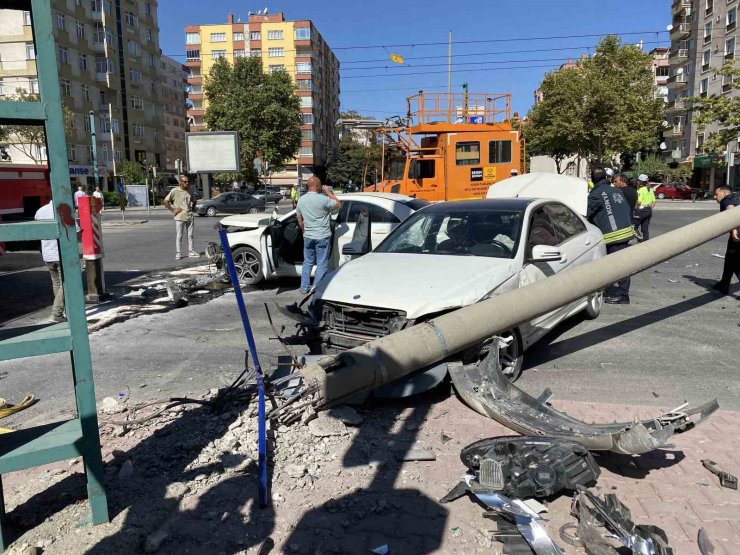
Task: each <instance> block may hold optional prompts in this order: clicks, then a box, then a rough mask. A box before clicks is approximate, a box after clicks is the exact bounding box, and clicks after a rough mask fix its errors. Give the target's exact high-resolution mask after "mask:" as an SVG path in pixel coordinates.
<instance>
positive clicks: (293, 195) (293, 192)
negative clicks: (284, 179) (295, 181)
mask: <svg viewBox="0 0 740 555" xmlns="http://www.w3.org/2000/svg"><path fill="white" fill-rule="evenodd" d="M298 196H299V195H298V187H296V186H295V185H291V186H290V200H291V202H292V203H293V210H295V207H296V205H297V204H298Z"/></svg>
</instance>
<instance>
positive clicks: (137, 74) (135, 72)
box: [128, 67, 141, 85]
mask: <svg viewBox="0 0 740 555" xmlns="http://www.w3.org/2000/svg"><path fill="white" fill-rule="evenodd" d="M128 74H129V77H130V78H131V82H132V83H133V84H135V85H141V70H139V69H136V68H134V67H132V68H131V69H130V70H129V72H128Z"/></svg>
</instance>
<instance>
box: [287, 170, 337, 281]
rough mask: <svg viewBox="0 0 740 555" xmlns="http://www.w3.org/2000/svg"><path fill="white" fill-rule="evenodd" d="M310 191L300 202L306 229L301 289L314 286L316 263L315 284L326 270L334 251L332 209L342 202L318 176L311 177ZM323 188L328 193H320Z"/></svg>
mask: <svg viewBox="0 0 740 555" xmlns="http://www.w3.org/2000/svg"><path fill="white" fill-rule="evenodd" d="M307 188H308V192H307V193H306V194H305V195H301V197H300V198H299V199H298V203H297V206H296V215H297V217H298V225H299V226H300V227H301V230H302V231H303V268H302V271H301V293H304V294H305V293H308V292H309V291H310V290H311V270H312V269H313V266H314V264H315V265H316V275H315V276H314V282H313V283H314V287H315V286H316V284H317V283H319V282H320V281H321V278H323V277H324V274H326V270H327V267H328V265H329V254H330V253H331V212H332V210H334V209H335V208H339V206H340V205H341V202H340V201H339V199H338V198H337V197H336V195H335V194H334V191H332V190H331V187H329V186H328V185H324V186H323V187H322V185H321V181H320V180H319V178H318V177H315V176H313V177H309V178H308V183H307ZM319 190H322V191H323V192H324V195H326V196H324V195H321V194H319Z"/></svg>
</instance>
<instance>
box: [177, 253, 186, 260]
mask: <svg viewBox="0 0 740 555" xmlns="http://www.w3.org/2000/svg"><path fill="white" fill-rule="evenodd" d="M181 258H184V257H183V256H182V255H180V254H176V255H175V260H180V259H181Z"/></svg>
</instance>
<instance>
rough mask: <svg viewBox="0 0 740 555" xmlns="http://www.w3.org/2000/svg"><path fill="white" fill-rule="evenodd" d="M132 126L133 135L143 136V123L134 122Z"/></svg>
mask: <svg viewBox="0 0 740 555" xmlns="http://www.w3.org/2000/svg"><path fill="white" fill-rule="evenodd" d="M132 128H133V132H134V137H138V138H140V139H141V138H143V137H144V124H143V123H134V124H133V126H132Z"/></svg>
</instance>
